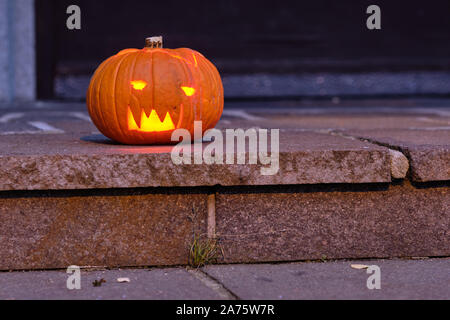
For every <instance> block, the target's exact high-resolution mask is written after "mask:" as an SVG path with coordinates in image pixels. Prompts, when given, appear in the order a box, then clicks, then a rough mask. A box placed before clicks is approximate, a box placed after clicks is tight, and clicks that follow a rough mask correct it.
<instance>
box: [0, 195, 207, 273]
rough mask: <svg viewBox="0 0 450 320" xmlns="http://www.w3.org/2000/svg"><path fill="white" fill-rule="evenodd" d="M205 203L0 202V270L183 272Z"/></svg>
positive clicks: (26, 198)
mask: <svg viewBox="0 0 450 320" xmlns="http://www.w3.org/2000/svg"><path fill="white" fill-rule="evenodd" d="M206 204H207V195H206V194H196V193H195V192H192V191H191V192H190V193H184V194H183V193H180V191H178V193H175V192H171V193H167V194H161V191H160V192H159V193H154V192H151V191H150V192H149V191H145V190H139V191H137V190H128V191H120V190H118V191H111V192H108V193H98V192H97V193H94V192H86V193H84V194H67V193H65V194H55V193H46V194H40V195H37V194H16V195H11V194H8V195H5V194H0V217H1V221H2V223H1V224H0V242H1V243H2V246H1V247H0V270H29V269H56V268H67V267H68V266H69V265H78V266H107V267H117V266H121V267H123V266H168V265H185V264H187V262H188V257H189V249H190V246H191V244H192V239H193V236H194V234H197V235H201V234H205V233H206V212H207V208H206Z"/></svg>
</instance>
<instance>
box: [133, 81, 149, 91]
mask: <svg viewBox="0 0 450 320" xmlns="http://www.w3.org/2000/svg"><path fill="white" fill-rule="evenodd" d="M131 86H132V87H133V89H134V90H139V91H142V90H144V89H145V87H146V86H147V82H145V81H142V80H135V81H131Z"/></svg>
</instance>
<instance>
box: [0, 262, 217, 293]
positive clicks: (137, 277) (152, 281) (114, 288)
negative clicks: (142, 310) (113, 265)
mask: <svg viewBox="0 0 450 320" xmlns="http://www.w3.org/2000/svg"><path fill="white" fill-rule="evenodd" d="M69 276H70V275H69V274H67V273H65V272H63V271H46V272H12V273H8V272H6V273H5V272H2V273H0V299H2V300H37V299H38V300H85V299H87V300H216V299H220V298H221V297H220V296H219V295H218V294H217V293H216V292H215V291H213V290H211V289H210V288H208V287H207V286H205V285H203V284H202V282H201V281H199V280H197V279H196V278H195V277H193V276H192V275H190V274H189V273H188V272H187V271H186V270H184V269H183V268H178V269H141V270H110V271H90V272H88V271H82V272H81V290H68V289H67V284H66V282H67V279H68V277H69ZM124 277H126V278H129V279H130V282H129V283H118V282H117V279H118V278H124ZM101 279H104V280H106V282H105V283H103V284H102V285H101V286H100V287H94V286H93V282H94V281H96V280H97V281H100V280H101Z"/></svg>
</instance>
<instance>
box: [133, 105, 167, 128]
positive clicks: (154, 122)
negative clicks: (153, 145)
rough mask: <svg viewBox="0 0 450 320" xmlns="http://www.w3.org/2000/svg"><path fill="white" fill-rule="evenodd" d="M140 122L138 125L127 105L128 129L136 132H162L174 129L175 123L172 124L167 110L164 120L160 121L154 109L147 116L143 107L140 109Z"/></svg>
mask: <svg viewBox="0 0 450 320" xmlns="http://www.w3.org/2000/svg"><path fill="white" fill-rule="evenodd" d="M140 123H141V125H140V126H138V125H137V121H136V120H135V119H134V116H133V113H132V112H131V109H130V107H128V130H131V131H138V132H164V131H171V130H175V125H174V124H173V121H172V117H171V116H170V114H169V112H167V113H166V116H165V118H164V120H163V121H161V119H160V118H159V116H158V113H157V112H156V111H155V109H153V110H152V112H151V113H150V115H149V116H148V117H147V115H146V114H145V112H144V109H142V110H141V122H140Z"/></svg>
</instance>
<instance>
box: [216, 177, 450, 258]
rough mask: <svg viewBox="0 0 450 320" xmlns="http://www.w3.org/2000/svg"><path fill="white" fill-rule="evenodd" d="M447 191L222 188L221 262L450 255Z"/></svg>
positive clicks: (219, 221) (406, 187) (218, 207)
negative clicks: (222, 254)
mask: <svg viewBox="0 0 450 320" xmlns="http://www.w3.org/2000/svg"><path fill="white" fill-rule="evenodd" d="M449 212H450V190H449V188H448V187H445V186H444V187H441V188H415V187H413V186H411V185H410V184H409V183H407V182H405V183H402V184H396V185H391V186H388V185H376V186H367V185H366V186H361V187H358V186H353V187H348V188H347V190H345V188H343V186H335V187H330V188H329V189H326V188H320V187H295V186H292V187H286V188H282V187H279V188H275V187H268V188H264V189H261V188H258V189H251V188H248V189H239V188H238V189H237V190H235V189H233V190H221V191H220V192H219V193H218V194H217V196H216V233H217V237H218V238H219V239H220V240H221V241H220V243H221V245H222V248H223V253H224V256H223V261H224V262H225V263H248V262H264V261H267V262H270V261H295V260H314V259H321V258H323V257H328V258H331V259H336V258H350V257H351V258H374V257H376V258H385V257H409V256H449V255H450V231H449V230H450V228H449V226H450V216H449Z"/></svg>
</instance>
